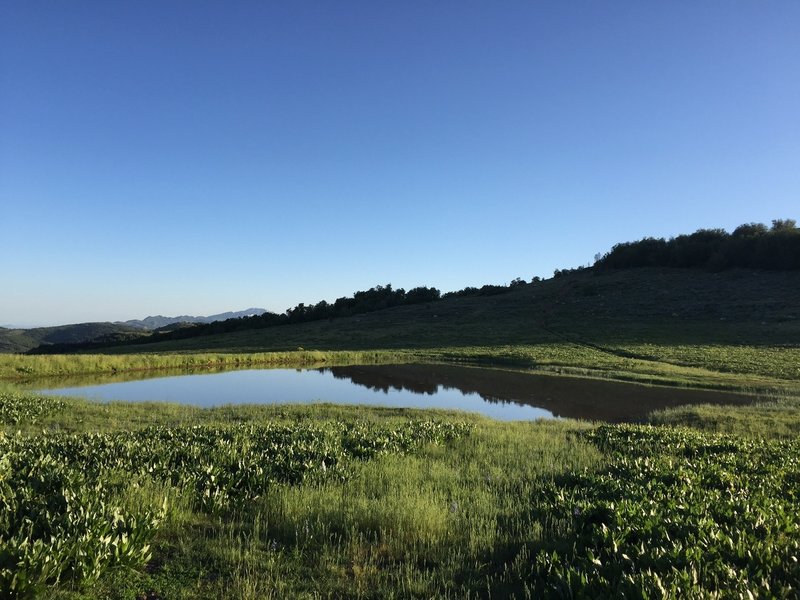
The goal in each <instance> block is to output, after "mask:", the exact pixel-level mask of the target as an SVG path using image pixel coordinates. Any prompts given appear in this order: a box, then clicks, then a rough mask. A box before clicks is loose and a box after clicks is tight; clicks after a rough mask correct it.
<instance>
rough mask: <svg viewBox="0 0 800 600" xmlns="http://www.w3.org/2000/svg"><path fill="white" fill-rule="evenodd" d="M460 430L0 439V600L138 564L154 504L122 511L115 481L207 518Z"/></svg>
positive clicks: (218, 431)
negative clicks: (174, 494)
mask: <svg viewBox="0 0 800 600" xmlns="http://www.w3.org/2000/svg"><path fill="white" fill-rule="evenodd" d="M468 430H469V426H468V425H466V424H458V423H456V424H454V423H442V422H435V421H409V422H407V423H406V424H405V425H403V426H400V427H396V428H392V429H385V428H380V427H376V426H375V425H367V424H364V423H356V424H349V425H348V424H344V423H332V424H327V425H324V426H317V425H312V424H294V425H274V424H270V425H260V426H259V425H247V426H245V425H240V426H234V427H223V426H217V427H203V426H196V427H151V428H147V429H144V430H140V431H137V432H123V433H112V434H81V435H67V434H59V433H42V434H39V435H35V436H31V437H23V436H21V435H15V436H10V437H9V436H4V435H1V434H0V452H1V453H2V455H3V458H2V461H0V595H2V596H3V597H30V596H34V595H36V594H37V593H38V592H40V591H41V589H42V588H43V587H44V586H46V585H52V584H56V583H59V582H61V581H65V580H71V581H75V582H81V581H87V580H93V579H96V578H97V577H99V576H100V574H101V573H102V572H103V571H104V570H105V569H106V568H108V567H111V566H126V567H133V568H136V567H141V566H142V565H144V564H145V563H146V562H147V561H148V560H149V558H150V543H151V541H152V539H153V537H154V535H155V533H156V531H157V529H158V526H159V524H160V523H161V521H162V520H163V519H164V517H165V516H166V510H167V506H166V501H165V503H164V505H163V506H162V507H161V508H160V509H152V508H151V509H139V510H138V511H131V510H126V509H125V508H124V507H123V506H122V504H121V503H120V495H121V494H120V492H122V491H123V490H122V489H116V488H124V485H123V484H120V483H118V482H119V481H120V480H126V479H127V480H129V481H133V482H137V481H140V482H141V481H146V480H154V481H158V482H162V483H164V484H167V485H170V486H173V487H174V488H176V489H179V490H185V491H187V492H188V493H189V495H190V497H191V498H192V502H193V504H194V505H195V507H196V508H197V509H198V510H201V511H203V512H219V511H224V510H228V509H231V508H234V507H235V506H239V505H242V504H243V503H246V502H248V501H251V500H254V499H256V498H258V497H259V496H261V495H263V494H264V493H265V492H266V490H267V489H268V488H269V487H270V486H272V485H275V484H279V483H280V484H288V485H293V484H299V483H300V482H302V481H304V480H307V479H309V478H321V477H322V478H324V477H336V478H344V477H346V476H347V475H348V472H349V471H348V462H349V461H352V460H355V459H367V458H371V457H373V456H376V455H378V454H385V453H401V454H402V453H407V452H410V451H412V450H413V449H414V448H417V447H418V446H420V445H422V444H427V443H441V442H444V441H446V440H449V439H453V438H454V437H458V436H460V435H464V434H465V433H467V431H468ZM115 482H117V483H115Z"/></svg>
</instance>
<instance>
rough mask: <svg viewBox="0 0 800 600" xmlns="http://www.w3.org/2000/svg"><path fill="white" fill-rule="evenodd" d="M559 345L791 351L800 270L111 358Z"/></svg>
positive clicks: (603, 291) (428, 313) (669, 280)
mask: <svg viewBox="0 0 800 600" xmlns="http://www.w3.org/2000/svg"><path fill="white" fill-rule="evenodd" d="M565 338H567V339H570V340H576V341H581V342H587V343H593V344H613V343H630V342H649V343H654V344H657V343H669V344H674V343H705V344H713V343H720V344H756V345H775V344H777V345H790V346H796V345H797V344H798V343H800V272H796V271H787V272H770V271H750V270H730V271H724V272H720V273H707V272H705V271H697V270H687V269H668V268H640V269H625V270H613V269H611V270H594V269H586V270H583V271H578V272H572V273H567V274H565V275H562V276H560V277H555V278H552V279H548V280H545V281H541V282H537V283H531V284H526V285H521V286H517V287H515V288H514V289H512V290H511V291H509V292H507V293H505V294H500V295H494V296H473V297H461V298H445V299H442V300H439V301H436V302H429V303H425V304H419V305H413V306H401V307H395V308H391V309H387V310H382V311H376V312H372V313H366V314H362V315H357V316H353V317H348V318H339V319H332V320H323V321H312V322H307V323H300V324H293V325H292V324H290V325H282V326H278V327H269V328H265V329H255V330H246V331H237V332H232V333H225V334H218V335H209V336H202V337H198V338H192V339H186V340H174V341H166V342H162V343H157V344H146V345H134V346H125V347H120V348H117V349H114V348H111V349H108V350H107V351H123V352H137V351H138V352H174V351H192V352H195V351H219V350H225V351H240V352H254V351H265V350H294V349H297V348H298V347H303V348H306V349H319V350H340V349H341V350H345V349H346V350H351V349H373V348H436V347H444V346H485V345H511V344H538V343H546V342H554V341H560V340H564V339H565ZM105 351H106V350H104V352H105Z"/></svg>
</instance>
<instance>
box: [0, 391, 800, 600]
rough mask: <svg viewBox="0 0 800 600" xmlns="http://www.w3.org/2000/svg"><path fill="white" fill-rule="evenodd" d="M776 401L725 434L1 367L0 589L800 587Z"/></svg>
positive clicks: (798, 476) (282, 592) (106, 593)
mask: <svg viewBox="0 0 800 600" xmlns="http://www.w3.org/2000/svg"><path fill="white" fill-rule="evenodd" d="M786 402H787V408H788V407H789V406H792V407H793V408H792V410H794V411H795V412H792V413H789V412H786V413H784V415H783V417H782V422H784V424H785V425H786V426H785V427H783V428H775V427H773V425H774V424H775V419H774V416H775V415H774V414H773V415H770V411H773V410H774V407H772V408H767V409H764V410H762V409H759V408H753V407H745V408H744V409H735V410H737V411H738V410H744V411H746V412H744V413H742V415H741V416H742V418H741V419H739V420H732V419H728V421H727V422H726V423H725V425H724V428H725V429H727V430H728V433H727V434H716V433H711V431H713V430H718V429H719V428H720V427H719V422H718V420H717V419H718V415H714V414H712V413H710V412H708V411H705V410H699V411H697V412H695V413H694V414H693V417H692V418H691V419H690V418H688V417H687V414H686V413H683V412H680V411H675V412H672V413H665V414H660V415H657V416H656V417H655V419H654V420H656V421H658V422H661V423H670V424H669V425H661V426H658V427H649V426H597V425H593V424H589V423H580V422H570V421H566V422H554V421H540V422H532V423H526V422H519V423H499V422H494V421H491V420H488V419H484V418H480V417H477V416H470V415H464V414H456V413H443V412H436V411H413V410H404V409H368V408H358V409H353V408H350V407H343V406H329V405H316V406H282V407H265V406H258V407H256V406H245V407H223V408H218V409H205V410H203V409H198V408H192V407H187V406H177V405H166V404H144V405H142V404H122V403H112V404H107V405H99V404H94V403H90V402H86V401H82V400H76V399H58V398H50V397H48V398H40V397H36V396H31V395H29V394H27V393H24V392H20V391H18V390H16V389H15V388H13V387H10V386H7V387H5V388H3V390H2V391H0V421H1V422H2V427H1V428H0V446H2V448H3V459H2V460H1V461H0V473H2V478H0V502H2V503H3V506H4V507H5V510H4V513H3V514H4V517H3V521H2V523H0V527H1V529H0V539H2V540H3V546H2V553H1V554H0V556H1V557H2V561H1V562H0V595H3V596H4V597H14V596H17V597H23V598H24V597H42V598H59V599H65V600H66V599H70V600H76V599H79V598H80V599H84V598H130V599H131V600H133V599H140V598H149V599H160V598H527V597H555V598H560V597H619V596H620V595H622V594H625V595H626V596H627V597H676V596H681V597H685V596H692V597H715V596H716V595H721V596H723V597H731V596H734V595H735V596H739V595H742V596H747V595H748V592H749V593H750V594H752V595H753V597H790V596H792V595H794V594H796V593H797V590H798V589H800V587H799V586H800V570H798V567H797V561H796V558H795V559H793V558H792V557H797V556H798V550H800V518H799V517H798V514H797V511H796V510H794V508H795V503H796V502H797V500H798V499H799V498H798V496H800V444H798V438H797V436H796V432H797V422H798V421H797V412H796V404H793V403H792V402H791V401H786ZM747 411H749V412H747ZM734 412H735V411H734ZM760 419H766V420H765V421H764V424H763V426H762V427H760V428H755V429H754V426H753V422H754V421H758V420H760ZM770 419H772V420H770ZM678 421H685V422H689V423H691V425H692V426H693V428H691V429H690V428H686V427H683V426H675V425H673V424H672V423H674V422H678Z"/></svg>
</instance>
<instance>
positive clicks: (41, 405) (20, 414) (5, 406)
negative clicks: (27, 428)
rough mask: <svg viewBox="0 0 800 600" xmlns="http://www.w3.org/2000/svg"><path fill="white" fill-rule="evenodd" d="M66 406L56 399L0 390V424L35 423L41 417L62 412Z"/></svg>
mask: <svg viewBox="0 0 800 600" xmlns="http://www.w3.org/2000/svg"><path fill="white" fill-rule="evenodd" d="M65 407H66V404H65V403H64V401H63V400H59V399H58V398H50V397H48V396H32V395H28V394H23V393H21V392H14V391H9V390H0V423H2V424H4V425H16V424H17V423H26V424H30V423H35V422H36V421H38V420H40V419H41V418H42V417H44V416H47V415H51V414H53V413H56V412H58V411H61V410H63V409H64V408H65Z"/></svg>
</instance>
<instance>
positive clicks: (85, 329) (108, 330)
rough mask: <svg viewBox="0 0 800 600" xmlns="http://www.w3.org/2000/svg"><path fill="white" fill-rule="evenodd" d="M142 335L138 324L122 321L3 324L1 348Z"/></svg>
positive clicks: (24, 349) (10, 349) (16, 349)
mask: <svg viewBox="0 0 800 600" xmlns="http://www.w3.org/2000/svg"><path fill="white" fill-rule="evenodd" d="M137 335H140V330H139V329H137V328H136V327H131V326H129V325H123V324H119V323H76V324H74V325H58V326H55V327H36V328H33V329H5V328H1V327H0V352H27V351H28V350H31V349H32V348H36V347H37V346H40V345H43V344H44V345H46V344H78V343H82V342H88V341H90V340H96V339H106V340H113V339H116V340H121V339H128V338H130V337H133V336H137Z"/></svg>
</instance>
